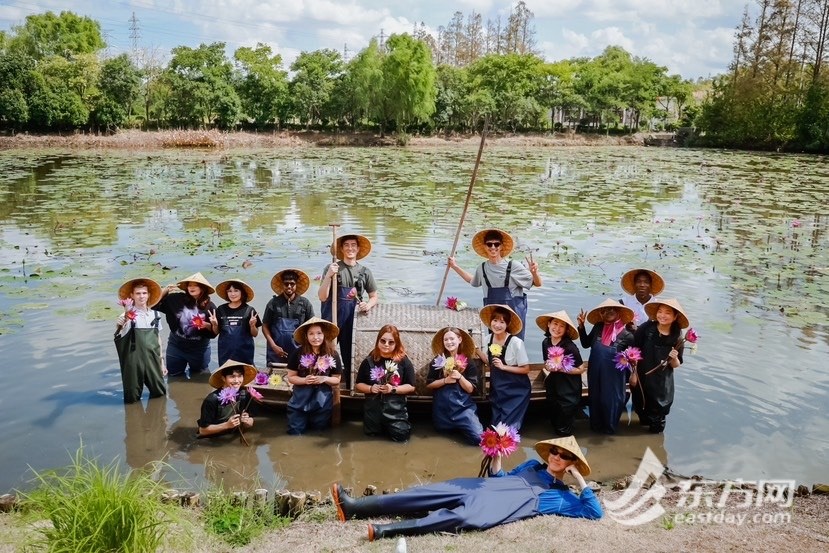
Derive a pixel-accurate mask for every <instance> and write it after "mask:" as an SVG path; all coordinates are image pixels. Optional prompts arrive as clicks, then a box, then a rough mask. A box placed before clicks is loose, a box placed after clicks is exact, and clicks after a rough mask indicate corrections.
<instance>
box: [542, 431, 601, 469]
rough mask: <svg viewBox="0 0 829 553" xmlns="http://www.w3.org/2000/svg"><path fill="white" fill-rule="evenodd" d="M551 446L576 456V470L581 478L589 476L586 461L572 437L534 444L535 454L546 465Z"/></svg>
mask: <svg viewBox="0 0 829 553" xmlns="http://www.w3.org/2000/svg"><path fill="white" fill-rule="evenodd" d="M552 446H556V447H557V448H559V449H566V450H567V451H569V452H570V453H572V454H573V455H575V456H576V461H575V463H576V468H577V469H578V470H579V472H580V473H581V475H582V476H587V475H589V474H590V465H588V464H587V459H586V458H585V457H584V453H582V452H581V448H580V447H579V443H578V442H577V441H576V438H574V437H573V436H565V437H563V438H554V439H552V440H541V441H540V442H536V444H535V452H536V453H538V456H539V457H541V459H542V460H543V461H544V462H545V463H546V462H547V457H548V456H549V455H550V448H551V447H552Z"/></svg>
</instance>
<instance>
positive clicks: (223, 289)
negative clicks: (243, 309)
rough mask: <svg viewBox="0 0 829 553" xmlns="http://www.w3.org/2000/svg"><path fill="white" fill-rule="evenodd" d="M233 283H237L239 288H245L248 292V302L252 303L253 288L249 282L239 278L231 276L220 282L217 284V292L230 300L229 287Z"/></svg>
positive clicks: (224, 298) (221, 296)
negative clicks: (228, 295)
mask: <svg viewBox="0 0 829 553" xmlns="http://www.w3.org/2000/svg"><path fill="white" fill-rule="evenodd" d="M231 284H235V285H236V287H237V288H244V290H245V294H247V297H248V299H247V301H246V303H250V300H252V299H253V288H251V287H250V285H249V284H248V283H247V282H245V281H243V280H239V279H238V278H231V279H229V280H225V281H222V282H220V283H219V284H218V285H217V286H216V293H217V294H218V295H219V297H220V298H222V299H223V300H225V301H230V300H229V299H228V297H227V289H228V288H229V287H230V285H231Z"/></svg>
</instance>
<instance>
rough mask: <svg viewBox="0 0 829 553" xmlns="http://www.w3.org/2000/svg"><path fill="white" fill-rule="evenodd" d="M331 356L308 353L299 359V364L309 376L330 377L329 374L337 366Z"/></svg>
mask: <svg viewBox="0 0 829 553" xmlns="http://www.w3.org/2000/svg"><path fill="white" fill-rule="evenodd" d="M336 363H337V362H336V361H335V360H334V358H333V357H331V356H330V355H319V356H317V355H314V354H313V353H306V354H305V355H303V356H302V357H300V358H299V364H300V365H301V366H302V367H303V368H305V369H306V370H307V371H308V375H309V376H328V372H329V371H330V370H331V368H332V367H333V366H334V365H336Z"/></svg>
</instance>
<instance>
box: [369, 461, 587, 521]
mask: <svg viewBox="0 0 829 553" xmlns="http://www.w3.org/2000/svg"><path fill="white" fill-rule="evenodd" d="M546 469H547V465H544V464H542V463H539V462H538V461H535V460H532V461H527V462H525V463H523V464H521V465H519V466H518V467H516V468H514V469H513V470H511V471H510V472H509V473H507V474H504V472H503V471H501V472H499V473H498V474H497V475H495V477H493V478H456V479H454V480H448V481H446V482H438V483H436V484H426V485H425V486H417V487H414V488H410V489H408V490H404V491H402V492H398V493H393V494H388V495H383V496H379V497H378V499H377V510H378V513H377V514H383V515H387V516H390V517H393V516H397V515H406V514H410V513H424V512H428V513H429V514H428V515H426V516H425V517H423V518H418V519H416V520H415V528H410V529H407V530H406V531H405V533H407V534H428V533H431V532H453V533H457V532H461V531H464V530H486V529H487V528H492V527H493V526H497V525H499V524H506V523H508V522H514V521H516V520H523V519H526V518H532V517H536V516H539V515H552V514H554V515H561V516H567V517H574V518H589V519H598V518H601V516H602V508H601V505H600V504H599V501H598V499H596V496H595V494H594V493H593V490H591V489H590V488H585V489H584V490H582V492H581V494H580V495H576V494H574V493H573V492H571V491H570V489H569V488H568V487H567V486H566V485H565V484H564V483H563V482H561V481H560V480H557V479H556V478H554V477H553V476H552V475H551V474H550V473H548V472H547V470H546Z"/></svg>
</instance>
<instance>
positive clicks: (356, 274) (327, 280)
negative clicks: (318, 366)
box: [318, 234, 378, 388]
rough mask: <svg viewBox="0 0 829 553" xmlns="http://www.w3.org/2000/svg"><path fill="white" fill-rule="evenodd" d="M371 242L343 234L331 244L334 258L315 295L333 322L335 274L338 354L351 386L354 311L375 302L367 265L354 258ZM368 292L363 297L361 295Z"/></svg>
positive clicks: (364, 253) (374, 287) (364, 252)
mask: <svg viewBox="0 0 829 553" xmlns="http://www.w3.org/2000/svg"><path fill="white" fill-rule="evenodd" d="M370 251H371V242H369V240H368V238H366V237H365V236H361V235H359V234H346V235H344V236H340V237H339V238H337V241H336V243H335V244H332V245H331V254H332V255H334V257H336V258H337V259H338V261H334V262H333V263H331V264H330V265H328V266H326V267H325V269H324V270H323V277H322V282H320V289H319V292H318V296H319V299H320V302H322V305H321V310H320V311H321V314H322V318H323V319H326V320H328V321H332V322H333V318H332V316H331V314H332V308H331V299H332V298H331V286H332V280H333V279H334V277H335V275H336V278H337V286H336V293H337V326H338V327H339V329H340V334H339V343H340V354H341V356H342V361H343V373H344V377H345V378H344V379H343V380H344V381H345V385H346V387H347V388H350V387H351V346H352V342H353V336H354V313H355V312H357V311H359V312H360V313H368V312H369V310H370V309H371V308H372V307H374V306H375V305H377V301H378V296H377V283H376V282H375V281H374V276H373V275H372V274H371V271H370V270H369V269H368V267H365V266H364V265H360V263H358V261H359V260H360V259H362V258H364V257H365V256H367V255H368V254H369V252H370ZM366 294H367V295H368V299H366V297H365V295H366Z"/></svg>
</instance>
